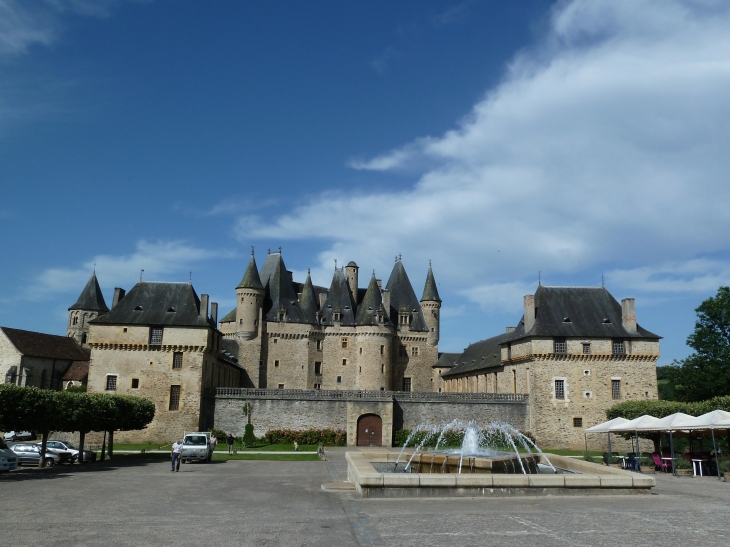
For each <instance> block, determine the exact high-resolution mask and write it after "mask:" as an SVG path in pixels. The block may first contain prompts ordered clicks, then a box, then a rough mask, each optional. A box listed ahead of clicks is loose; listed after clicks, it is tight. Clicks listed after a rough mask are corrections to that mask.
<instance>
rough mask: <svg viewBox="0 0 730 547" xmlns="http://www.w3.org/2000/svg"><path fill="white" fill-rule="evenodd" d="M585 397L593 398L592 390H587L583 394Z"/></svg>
mask: <svg viewBox="0 0 730 547" xmlns="http://www.w3.org/2000/svg"><path fill="white" fill-rule="evenodd" d="M583 397H585V398H586V399H592V398H593V393H591V392H590V391H586V392H585V393H584V394H583Z"/></svg>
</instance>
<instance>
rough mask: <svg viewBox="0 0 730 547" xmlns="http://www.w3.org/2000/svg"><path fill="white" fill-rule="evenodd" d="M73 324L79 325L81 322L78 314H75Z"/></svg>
mask: <svg viewBox="0 0 730 547" xmlns="http://www.w3.org/2000/svg"><path fill="white" fill-rule="evenodd" d="M73 324H74V325H78V324H79V318H78V317H77V316H74V320H73Z"/></svg>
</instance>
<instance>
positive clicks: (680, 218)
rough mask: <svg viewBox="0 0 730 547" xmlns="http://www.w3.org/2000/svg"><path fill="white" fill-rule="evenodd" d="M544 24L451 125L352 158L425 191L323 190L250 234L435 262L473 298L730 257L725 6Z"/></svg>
mask: <svg viewBox="0 0 730 547" xmlns="http://www.w3.org/2000/svg"><path fill="white" fill-rule="evenodd" d="M551 21H552V22H551V27H550V30H549V32H548V34H547V36H545V38H544V39H543V40H541V41H540V43H539V44H536V45H535V46H534V47H532V48H530V49H528V50H525V51H522V52H520V53H519V54H518V55H516V56H515V58H514V60H513V61H512V62H511V63H510V65H509V67H508V71H507V75H506V76H505V78H504V80H503V81H502V82H501V83H500V84H499V85H498V86H497V87H495V88H494V89H492V90H490V91H489V92H488V93H487V94H486V95H485V97H484V98H483V100H481V101H480V102H479V103H477V104H476V105H475V106H474V108H473V109H472V111H471V112H470V113H469V115H468V116H466V117H465V118H464V119H463V120H462V121H461V122H460V123H459V124H458V126H457V127H456V128H455V129H453V130H451V131H448V132H447V133H445V134H444V135H442V136H441V137H425V138H418V139H416V140H414V141H413V142H411V143H407V144H405V145H404V146H402V147H400V148H398V149H396V150H393V151H391V152H388V153H386V154H384V155H382V156H379V157H376V158H373V159H370V160H351V161H350V163H349V165H350V166H351V167H353V168H356V169H370V170H377V171H380V172H381V173H383V172H385V173H387V172H393V171H397V170H399V169H410V170H412V169H420V170H421V172H422V175H421V177H420V179H419V181H418V183H417V184H416V185H415V186H414V187H412V188H409V189H406V190H402V191H398V192H385V191H379V192H376V193H359V194H352V193H342V192H328V193H324V194H322V195H320V196H317V197H315V198H313V199H312V200H311V201H309V202H308V203H306V204H304V205H302V206H299V207H297V208H295V209H294V210H292V211H290V212H289V213H288V214H285V215H282V216H280V217H278V218H275V219H274V220H272V221H270V222H267V221H262V220H261V219H260V218H255V217H243V218H241V219H240V221H239V225H238V233H239V236H240V237H241V238H243V237H262V238H270V239H278V240H281V239H312V238H319V239H322V240H325V241H328V242H329V245H330V248H329V249H328V250H327V251H325V252H324V253H323V255H336V256H348V255H349V256H355V255H358V256H361V257H363V258H364V259H366V260H368V261H370V262H372V263H376V261H377V260H382V259H383V256H382V255H383V250H384V249H386V250H389V251H390V252H403V253H404V256H407V258H408V259H410V260H411V261H413V262H415V263H424V262H425V260H427V259H428V258H433V259H434V268H435V271H436V274H437V279H439V280H440V281H446V282H449V283H450V284H452V285H456V286H459V287H463V288H464V290H465V291H466V294H471V295H481V296H470V298H472V299H474V298H476V299H477V300H479V301H485V299H486V298H499V291H494V290H492V289H491V288H490V287H500V286H501V285H500V284H507V285H505V287H509V286H511V285H510V284H511V283H517V285H519V282H515V279H517V280H523V279H525V278H526V277H527V276H529V277H530V278H532V277H534V275H535V273H536V272H537V271H538V270H542V271H543V272H561V273H565V274H571V273H572V272H579V271H585V270H587V269H590V268H592V267H596V266H597V265H599V264H600V265H601V266H602V267H603V266H606V265H608V267H609V268H610V269H613V270H617V271H618V270H624V269H625V270H632V269H635V268H637V267H638V266H642V267H643V266H647V265H655V266H657V267H658V266H661V265H662V264H666V263H671V262H678V263H681V262H687V261H689V260H692V259H694V258H696V257H698V256H706V255H709V254H713V253H723V252H725V251H727V250H728V249H730V209H728V207H727V205H726V204H727V203H728V202H729V201H730V185H728V184H727V181H726V179H727V173H728V172H730V154H728V153H727V149H728V145H730V102H728V101H727V89H730V33H729V32H727V29H728V28H730V4H728V3H725V2H722V3H721V2H711V1H699V0H698V1H691V0H686V1H682V0H663V1H658V0H644V1H640V0H631V1H629V0H575V1H573V2H562V3H560V4H558V6H557V7H556V8H555V9H554V11H553V13H552V19H551ZM381 176H382V175H381ZM652 267H654V266H652ZM615 275H616V276H617V277H616V279H618V276H619V274H618V273H615ZM698 279H699V277H698ZM707 283H710V280H707ZM415 284H416V283H415V281H414V285H415ZM690 285H691V283H687V284H685V285H684V286H690ZM676 286H677V287H679V286H680V285H679V284H678V285H676ZM518 288H519V287H518ZM533 289H534V284H533ZM475 291H476V292H475ZM519 292H520V293H521V292H522V290H520V291H519ZM528 292H529V291H528ZM515 294H518V293H517V292H516V293H515ZM519 297H521V294H518V296H517V298H518V300H517V302H518V303H517V306H518V307H519V302H520V300H519ZM514 305H515V304H514V302H512V307H514Z"/></svg>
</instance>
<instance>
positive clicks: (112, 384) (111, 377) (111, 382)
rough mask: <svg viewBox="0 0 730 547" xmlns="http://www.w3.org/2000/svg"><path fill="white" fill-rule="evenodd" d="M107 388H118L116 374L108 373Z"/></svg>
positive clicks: (114, 389) (109, 389)
mask: <svg viewBox="0 0 730 547" xmlns="http://www.w3.org/2000/svg"><path fill="white" fill-rule="evenodd" d="M106 390H107V391H116V390H117V376H116V375H115V374H108V375H107V377H106Z"/></svg>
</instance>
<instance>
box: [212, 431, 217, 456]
mask: <svg viewBox="0 0 730 547" xmlns="http://www.w3.org/2000/svg"><path fill="white" fill-rule="evenodd" d="M217 445H218V437H216V436H215V433H211V434H210V451H211V453H212V452H215V447H216V446H217Z"/></svg>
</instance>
